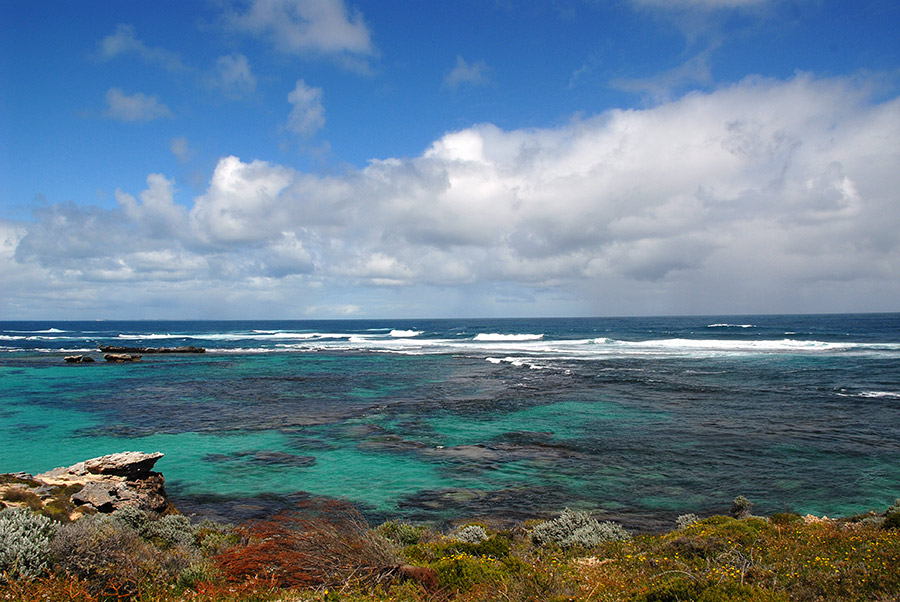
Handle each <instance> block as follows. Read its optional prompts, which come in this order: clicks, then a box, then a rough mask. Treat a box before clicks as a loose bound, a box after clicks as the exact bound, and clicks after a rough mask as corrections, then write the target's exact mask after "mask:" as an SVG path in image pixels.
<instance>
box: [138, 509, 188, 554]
mask: <svg viewBox="0 0 900 602" xmlns="http://www.w3.org/2000/svg"><path fill="white" fill-rule="evenodd" d="M140 534H141V536H142V537H143V538H144V539H147V540H149V541H152V542H153V543H154V544H156V545H159V546H162V547H164V548H174V547H177V546H190V545H191V544H193V543H194V541H195V540H194V531H193V528H192V527H191V520H190V519H189V518H188V517H186V516H184V515H182V514H167V515H166V516H163V517H162V518H160V519H158V520H155V521H149V522H148V523H147V524H146V525H145V526H144V528H143V530H142V531H141V533H140Z"/></svg>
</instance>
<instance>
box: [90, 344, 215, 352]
mask: <svg viewBox="0 0 900 602" xmlns="http://www.w3.org/2000/svg"><path fill="white" fill-rule="evenodd" d="M100 351H102V352H103V353H206V349H204V348H203V347H194V346H193V345H188V346H186V347H119V346H116V345H100Z"/></svg>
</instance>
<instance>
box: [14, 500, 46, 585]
mask: <svg viewBox="0 0 900 602" xmlns="http://www.w3.org/2000/svg"><path fill="white" fill-rule="evenodd" d="M54 530H55V525H54V523H53V522H52V521H51V520H50V519H49V518H47V517H46V516H41V515H40V514H35V513H34V512H31V511H30V510H26V509H24V508H6V509H4V510H0V576H2V575H3V574H6V575H9V576H13V577H23V578H26V579H33V578H35V577H38V576H40V575H41V574H42V573H43V572H44V571H45V570H46V568H47V561H48V560H49V556H50V538H51V537H52V535H53V532H54Z"/></svg>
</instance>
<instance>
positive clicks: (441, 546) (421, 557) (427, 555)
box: [404, 535, 511, 564]
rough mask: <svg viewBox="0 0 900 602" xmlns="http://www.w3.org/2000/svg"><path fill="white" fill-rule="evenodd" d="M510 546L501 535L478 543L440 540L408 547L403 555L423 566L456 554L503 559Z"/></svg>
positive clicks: (507, 553)
mask: <svg viewBox="0 0 900 602" xmlns="http://www.w3.org/2000/svg"><path fill="white" fill-rule="evenodd" d="M510 545H511V542H510V541H509V539H507V538H506V537H504V536H502V535H494V536H492V537H489V538H487V539H485V540H484V541H480V542H478V543H468V542H465V541H459V540H455V539H442V540H439V541H434V542H431V543H427V544H417V545H415V546H409V547H408V548H406V550H404V555H405V556H406V558H407V560H409V561H410V562H412V563H423V564H427V563H432V562H435V561H437V560H440V559H442V558H448V557H450V556H453V555H456V554H468V555H469V556H476V557H481V556H486V557H489V558H497V559H503V558H506V557H508V556H509V554H510Z"/></svg>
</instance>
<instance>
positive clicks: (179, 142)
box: [169, 136, 194, 163]
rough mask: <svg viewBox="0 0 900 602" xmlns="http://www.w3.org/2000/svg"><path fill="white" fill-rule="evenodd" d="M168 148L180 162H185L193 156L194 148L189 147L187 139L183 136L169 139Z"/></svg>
mask: <svg viewBox="0 0 900 602" xmlns="http://www.w3.org/2000/svg"><path fill="white" fill-rule="evenodd" d="M169 150H170V151H172V154H173V155H175V156H176V157H177V158H178V160H179V161H181V162H182V163H187V162H188V161H190V160H191V159H192V158H193V156H194V150H193V149H192V148H191V147H190V145H189V144H188V139H187V138H185V137H184V136H179V137H178V138H172V139H171V140H169Z"/></svg>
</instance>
